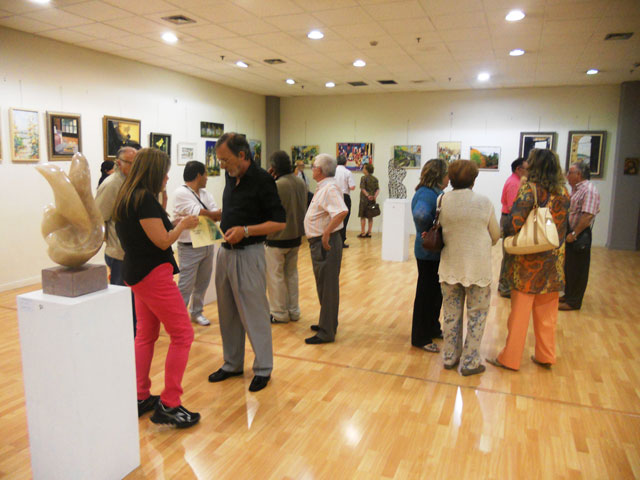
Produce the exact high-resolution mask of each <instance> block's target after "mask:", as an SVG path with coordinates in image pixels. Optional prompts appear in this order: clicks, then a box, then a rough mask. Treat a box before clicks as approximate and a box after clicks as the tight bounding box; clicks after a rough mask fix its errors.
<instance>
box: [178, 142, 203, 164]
mask: <svg viewBox="0 0 640 480" xmlns="http://www.w3.org/2000/svg"><path fill="white" fill-rule="evenodd" d="M197 148H198V146H197V145H196V144H195V143H179V144H178V152H177V155H178V165H186V164H187V162H190V161H191V160H197V159H196V153H197Z"/></svg>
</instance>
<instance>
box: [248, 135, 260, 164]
mask: <svg viewBox="0 0 640 480" xmlns="http://www.w3.org/2000/svg"><path fill="white" fill-rule="evenodd" d="M249 148H250V149H251V156H252V157H253V161H254V162H255V163H256V165H258V166H262V142H261V141H260V140H249Z"/></svg>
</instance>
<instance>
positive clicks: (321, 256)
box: [309, 230, 342, 341]
mask: <svg viewBox="0 0 640 480" xmlns="http://www.w3.org/2000/svg"><path fill="white" fill-rule="evenodd" d="M329 246H330V247H331V249H330V250H329V251H327V250H325V249H324V248H323V247H322V237H315V238H310V239H309V250H310V252H311V263H312V264H313V275H314V276H315V277H316V289H317V290H318V300H319V301H320V319H319V320H318V326H319V329H318V337H320V338H321V339H322V340H328V341H333V340H335V338H336V332H337V331H338V309H339V307H340V264H341V263H342V236H341V235H340V231H339V230H338V231H337V232H333V233H332V234H331V236H330V237H329Z"/></svg>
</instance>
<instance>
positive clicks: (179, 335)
mask: <svg viewBox="0 0 640 480" xmlns="http://www.w3.org/2000/svg"><path fill="white" fill-rule="evenodd" d="M131 290H133V293H134V294H135V300H136V315H137V317H138V333H137V335H136V338H135V351H136V379H137V384H138V400H144V399H146V398H148V397H149V395H150V394H151V379H150V378H149V370H150V369H151V360H152V359H153V349H154V347H155V343H156V340H157V339H158V334H159V332H160V324H161V323H162V324H163V325H164V329H165V330H166V331H167V333H168V334H169V338H170V344H169V351H168V352H167V359H166V361H165V365H164V390H163V391H162V394H161V395H160V400H161V401H162V403H163V404H164V405H165V406H167V407H170V408H174V407H177V406H179V405H180V396H181V395H182V376H183V375H184V370H185V368H186V366H187V361H188V360H189V350H190V349H191V342H193V327H192V326H191V321H190V320H189V313H188V312H187V308H186V307H185V305H184V300H183V299H182V295H181V294H180V291H179V290H178V286H177V285H176V283H175V282H174V281H173V267H172V265H171V264H169V263H163V264H162V265H159V266H157V267H156V268H154V269H153V270H152V271H151V272H150V273H149V274H148V275H147V276H146V277H144V278H143V279H142V280H141V281H140V282H138V283H136V284H135V285H133V286H132V287H131Z"/></svg>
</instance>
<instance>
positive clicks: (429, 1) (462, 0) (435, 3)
mask: <svg viewBox="0 0 640 480" xmlns="http://www.w3.org/2000/svg"><path fill="white" fill-rule="evenodd" d="M419 1H420V4H421V5H422V8H424V10H425V12H426V13H427V14H428V15H429V16H437V15H446V14H450V13H456V12H479V11H482V10H483V8H484V7H483V5H482V0H456V1H455V2H454V1H451V0H419Z"/></svg>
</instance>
